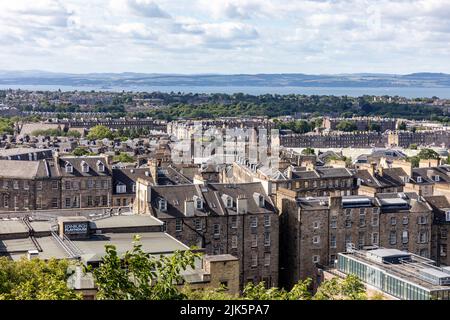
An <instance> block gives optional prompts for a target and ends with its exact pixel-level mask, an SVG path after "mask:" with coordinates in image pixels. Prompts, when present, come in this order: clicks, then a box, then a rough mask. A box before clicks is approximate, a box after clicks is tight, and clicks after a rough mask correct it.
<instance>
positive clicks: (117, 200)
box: [88, 199, 120, 207]
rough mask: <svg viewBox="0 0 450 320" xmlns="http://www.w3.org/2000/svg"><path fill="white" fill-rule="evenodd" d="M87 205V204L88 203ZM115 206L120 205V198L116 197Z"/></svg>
mask: <svg viewBox="0 0 450 320" xmlns="http://www.w3.org/2000/svg"><path fill="white" fill-rule="evenodd" d="M88 205H89V204H88ZM116 206H117V207H120V199H116Z"/></svg>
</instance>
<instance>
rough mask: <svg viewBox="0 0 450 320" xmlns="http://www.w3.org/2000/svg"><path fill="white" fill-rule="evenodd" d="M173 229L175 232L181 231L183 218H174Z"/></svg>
mask: <svg viewBox="0 0 450 320" xmlns="http://www.w3.org/2000/svg"><path fill="white" fill-rule="evenodd" d="M175 231H177V232H180V231H183V220H181V219H175Z"/></svg>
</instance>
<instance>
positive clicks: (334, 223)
mask: <svg viewBox="0 0 450 320" xmlns="http://www.w3.org/2000/svg"><path fill="white" fill-rule="evenodd" d="M330 228H331V229H336V228H337V217H336V216H333V217H331V221H330Z"/></svg>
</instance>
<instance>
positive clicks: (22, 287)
mask: <svg viewBox="0 0 450 320" xmlns="http://www.w3.org/2000/svg"><path fill="white" fill-rule="evenodd" d="M68 267H69V263H68V262H67V261H66V260H55V259H51V260H49V261H44V260H40V259H32V260H27V259H25V258H23V259H21V260H19V261H13V260H10V259H8V258H5V257H1V258H0V300H78V299H81V295H80V294H77V293H75V291H74V290H72V289H70V288H69V287H68V286H67V279H68V273H67V269H68Z"/></svg>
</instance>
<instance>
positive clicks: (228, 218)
mask: <svg viewBox="0 0 450 320" xmlns="http://www.w3.org/2000/svg"><path fill="white" fill-rule="evenodd" d="M134 210H135V212H136V213H140V214H145V213H150V214H152V215H153V216H155V217H157V218H158V219H160V220H162V221H164V222H165V224H166V231H167V232H168V233H169V234H171V235H172V236H174V237H175V238H177V239H178V240H180V241H181V242H183V243H185V244H187V245H189V246H197V247H200V248H204V249H205V251H206V253H207V254H210V255H220V254H231V255H233V256H235V257H237V258H238V259H239V261H240V279H241V281H240V282H241V284H242V285H243V284H245V283H246V282H255V283H256V282H260V281H264V282H265V283H266V286H268V287H271V286H277V285H278V250H279V246H278V241H279V239H278V214H277V211H276V209H275V207H274V205H273V202H272V200H271V199H270V197H268V196H267V194H266V192H265V191H264V189H263V187H262V185H261V183H243V184H217V183H211V184H202V185H198V184H193V185H174V186H152V185H151V184H150V183H149V182H148V181H146V180H142V179H138V182H137V198H136V200H135V205H134Z"/></svg>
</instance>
